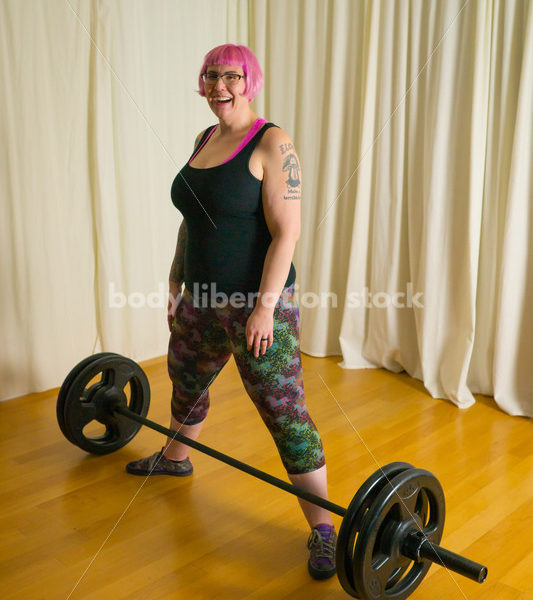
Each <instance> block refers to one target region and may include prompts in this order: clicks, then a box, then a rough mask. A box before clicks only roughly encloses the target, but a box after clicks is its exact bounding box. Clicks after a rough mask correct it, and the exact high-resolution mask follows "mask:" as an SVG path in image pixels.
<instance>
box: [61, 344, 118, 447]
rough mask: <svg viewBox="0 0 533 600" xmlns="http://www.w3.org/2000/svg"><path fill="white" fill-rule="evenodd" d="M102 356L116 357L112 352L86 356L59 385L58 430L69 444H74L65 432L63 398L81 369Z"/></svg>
mask: <svg viewBox="0 0 533 600" xmlns="http://www.w3.org/2000/svg"><path fill="white" fill-rule="evenodd" d="M104 356H116V355H115V354H114V353H113V352H100V353H99V354H93V355H92V356H88V357H87V358H84V359H83V360H82V361H80V362H79V363H78V364H77V365H76V366H75V367H74V368H73V369H71V371H70V372H69V374H68V375H67V376H66V377H65V380H64V381H63V383H62V384H61V388H60V389H59V393H58V395H57V402H56V417H57V423H58V425H59V428H60V429H61V431H62V433H63V435H64V436H65V437H66V438H67V440H69V442H72V443H73V444H75V443H76V442H75V441H74V440H73V439H70V437H69V432H68V430H67V427H66V426H65V398H66V397H67V393H68V390H69V388H70V385H71V383H72V382H73V381H74V379H75V378H76V377H77V375H78V374H79V373H81V371H83V369H84V368H85V367H86V366H87V365H88V364H90V363H92V362H93V361H95V360H98V359H99V358H102V357H104Z"/></svg>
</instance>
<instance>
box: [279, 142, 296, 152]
mask: <svg viewBox="0 0 533 600" xmlns="http://www.w3.org/2000/svg"><path fill="white" fill-rule="evenodd" d="M279 149H280V150H281V153H282V154H285V152H288V151H289V150H294V146H293V145H292V144H281V145H280V147H279Z"/></svg>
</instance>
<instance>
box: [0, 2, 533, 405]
mask: <svg viewBox="0 0 533 600" xmlns="http://www.w3.org/2000/svg"><path fill="white" fill-rule="evenodd" d="M227 41H231V42H235V43H244V44H248V45H249V46H250V47H251V48H252V50H254V51H255V52H256V54H257V56H258V58H259V60H260V62H261V64H262V65H263V67H264V72H265V89H264V91H263V92H262V93H261V94H260V95H259V96H258V98H257V100H256V101H255V103H254V108H255V110H256V112H258V114H260V115H261V116H264V117H265V118H267V119H269V120H271V121H273V122H275V123H277V124H279V125H280V126H281V127H283V128H284V129H285V130H286V131H287V132H288V133H289V134H290V135H291V136H292V137H293V139H294V142H295V145H296V147H297V150H298V152H299V155H300V160H301V164H302V170H303V181H304V200H303V205H302V209H303V212H302V219H303V223H302V236H301V239H300V242H299V244H298V249H297V252H296V255H295V259H294V260H295V265H296V269H297V284H298V293H299V296H300V308H301V314H302V327H301V338H302V350H303V351H304V352H307V353H309V354H312V355H315V356H325V355H332V354H342V356H343V360H342V363H341V365H342V366H343V367H345V368H361V367H373V366H383V367H385V368H387V369H391V370H393V371H400V370H402V369H405V370H406V371H407V372H408V373H410V374H411V375H413V376H414V377H416V378H418V379H421V380H422V381H423V382H424V385H425V386H426V388H427V389H428V391H429V393H430V394H431V395H433V396H436V397H442V398H448V399H450V400H451V401H452V402H455V403H456V404H457V405H458V406H461V407H467V406H469V405H471V404H472V403H473V401H474V400H473V396H472V394H473V393H477V392H481V393H484V394H488V395H493V396H494V397H495V400H496V402H497V403H498V404H499V406H500V407H501V408H502V409H503V410H505V411H507V412H508V413H510V414H516V415H527V416H531V415H533V384H532V377H531V376H530V375H529V365H530V364H531V363H532V362H533V348H532V346H533V344H532V340H533V316H532V311H531V310H529V311H528V310H527V308H528V304H527V300H528V298H529V297H530V295H531V293H532V292H533V269H532V262H531V261H532V259H531V256H533V253H532V251H531V250H532V248H531V246H532V242H531V230H532V220H533V216H532V199H533V183H532V179H531V172H532V167H533V121H532V114H531V113H532V111H531V107H532V106H533V2H531V1H530V0H505V1H498V0H492V1H490V0H381V1H378V0H367V1H363V0H329V1H328V0H249V1H245V0H241V1H240V2H239V1H237V0H226V1H224V0H203V1H201V0H200V1H199V0H190V1H189V0H180V1H179V2H176V1H172V0H150V1H148V0H146V1H144V0H137V1H133V0H78V1H76V0H46V1H44V0H4V1H3V2H1V3H0V44H1V60H0V74H1V78H2V87H1V89H0V99H1V102H0V107H1V125H2V134H3V135H2V137H3V140H4V143H3V144H2V160H1V161H0V174H1V183H2V185H1V188H0V194H1V197H2V209H3V210H2V220H1V225H0V227H1V242H0V243H1V246H0V249H1V251H2V270H1V273H0V285H1V286H2V287H1V289H2V293H1V310H0V320H1V321H0V327H1V331H2V336H1V340H2V341H1V345H0V378H1V380H0V381H1V390H0V398H3V399H5V398H10V397H14V396H17V395H20V394H24V393H28V392H31V391H39V390H42V389H47V388H50V387H54V386H57V385H59V384H60V383H61V381H62V379H63V378H64V376H65V375H66V373H67V372H68V370H69V369H70V368H71V367H72V366H73V365H74V364H75V363H76V362H77V361H78V360H80V359H81V358H83V357H85V356H87V355H89V354H91V353H93V352H96V351H98V350H101V349H103V350H109V351H115V352H120V353H123V354H126V355H128V356H130V357H132V358H133V359H135V360H142V359H146V358H150V357H153V356H159V355H162V354H164V353H165V352H166V345H167V340H168V332H167V330H166V319H165V307H166V285H167V283H166V282H167V275H168V270H169V266H170V262H171V258H172V254H173V250H174V245H175V238H176V233H177V229H178V226H179V223H180V220H181V217H180V215H179V213H177V211H176V210H175V209H174V208H173V207H172V205H171V203H170V198H169V191H170V184H171V182H172V179H173V178H174V176H175V174H176V173H177V171H178V170H179V169H180V168H181V166H182V165H183V163H184V162H185V160H186V158H187V156H188V155H189V153H190V151H191V147H192V142H193V140H194V137H195V136H196V134H197V133H198V132H199V131H200V130H202V129H203V128H205V127H206V126H207V125H208V124H211V123H213V122H214V117H213V115H212V114H211V112H210V111H209V109H208V108H207V106H206V104H205V101H204V100H203V99H201V98H200V97H199V96H198V95H197V94H195V92H194V90H195V88H196V76H197V70H198V68H199V66H200V64H201V62H202V58H203V55H204V54H205V52H206V51H207V50H209V49H210V48H211V47H213V46H215V45H217V44H220V43H224V42H227ZM353 401H357V390H354V394H353Z"/></svg>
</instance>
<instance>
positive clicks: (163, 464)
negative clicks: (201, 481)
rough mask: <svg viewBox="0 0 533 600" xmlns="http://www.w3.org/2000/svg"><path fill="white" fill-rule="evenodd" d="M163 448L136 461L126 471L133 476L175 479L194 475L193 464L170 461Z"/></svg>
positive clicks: (185, 461)
mask: <svg viewBox="0 0 533 600" xmlns="http://www.w3.org/2000/svg"><path fill="white" fill-rule="evenodd" d="M163 450H164V449H163V448H162V449H161V450H160V451H159V452H156V453H155V454H152V456H148V457H147V458H141V459H140V460H134V461H133V462H130V463H128V464H127V465H126V471H127V472H128V473H131V474H132V475H144V476H147V475H174V476H175V477H185V476H186V475H190V474H191V473H192V463H191V461H190V460H189V459H188V458H186V459H185V460H180V461H175V460H169V459H168V458H166V457H165V456H164V455H163Z"/></svg>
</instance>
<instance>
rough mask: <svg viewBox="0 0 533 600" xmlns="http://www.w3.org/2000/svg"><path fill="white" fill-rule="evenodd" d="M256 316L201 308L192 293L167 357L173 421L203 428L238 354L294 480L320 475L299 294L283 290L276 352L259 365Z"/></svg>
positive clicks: (176, 322)
mask: <svg viewBox="0 0 533 600" xmlns="http://www.w3.org/2000/svg"><path fill="white" fill-rule="evenodd" d="M252 310H253V307H250V306H248V305H246V306H244V307H243V308H236V307H234V306H231V305H230V304H229V303H228V304H227V305H226V306H224V307H222V308H214V307H203V306H195V304H194V300H193V296H192V294H191V292H190V291H189V290H188V289H185V291H184V293H183V296H182V299H181V301H180V303H179V305H178V308H177V310H176V317H175V319H174V323H173V327H172V333H171V334H170V342H169V351H168V372H169V375H170V379H171V380H172V404H171V408H172V415H173V416H174V418H175V419H176V420H177V421H178V422H179V423H182V424H184V425H195V424H197V423H201V422H202V421H203V420H204V419H205V418H206V416H207V411H208V409H209V389H208V388H209V385H210V384H211V383H212V381H213V380H214V379H215V378H216V376H217V375H218V373H219V372H220V371H221V369H222V367H223V366H224V365H225V364H226V362H227V361H228V360H229V358H230V356H231V355H232V354H233V356H234V358H235V362H236V364H237V368H238V369H239V373H240V376H241V379H242V381H243V384H244V387H245V389H246V391H247V393H248V395H249V396H250V398H251V399H252V401H253V403H254V404H255V406H256V408H257V410H258V411H259V414H260V415H261V418H262V419H263V421H264V423H265V424H266V426H267V427H268V430H269V431H270V433H271V435H272V437H273V438H274V442H275V443H276V446H277V448H278V451H279V454H280V456H281V460H282V462H283V465H284V466H285V469H286V470H287V472H288V473H290V474H300V473H308V472H310V471H314V470H316V469H319V468H320V467H322V466H323V465H324V464H325V460H324V450H323V447H322V442H321V440H320V436H319V434H318V431H317V429H316V427H315V425H314V423H313V421H312V420H311V417H310V416H309V413H308V412H307V408H306V405H305V400H304V388H303V376H302V361H301V357H300V345H299V337H298V328H299V319H300V317H299V310H298V305H297V304H296V302H295V299H294V286H293V285H291V286H289V287H286V288H284V290H283V292H282V294H281V296H280V299H279V300H278V303H277V305H276V308H275V310H274V341H273V344H272V346H270V348H268V350H267V351H266V352H265V354H263V355H261V354H260V355H259V357H258V358H255V356H254V355H253V349H252V350H247V347H246V346H247V344H246V322H247V320H248V317H249V316H250V314H251V312H252Z"/></svg>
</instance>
